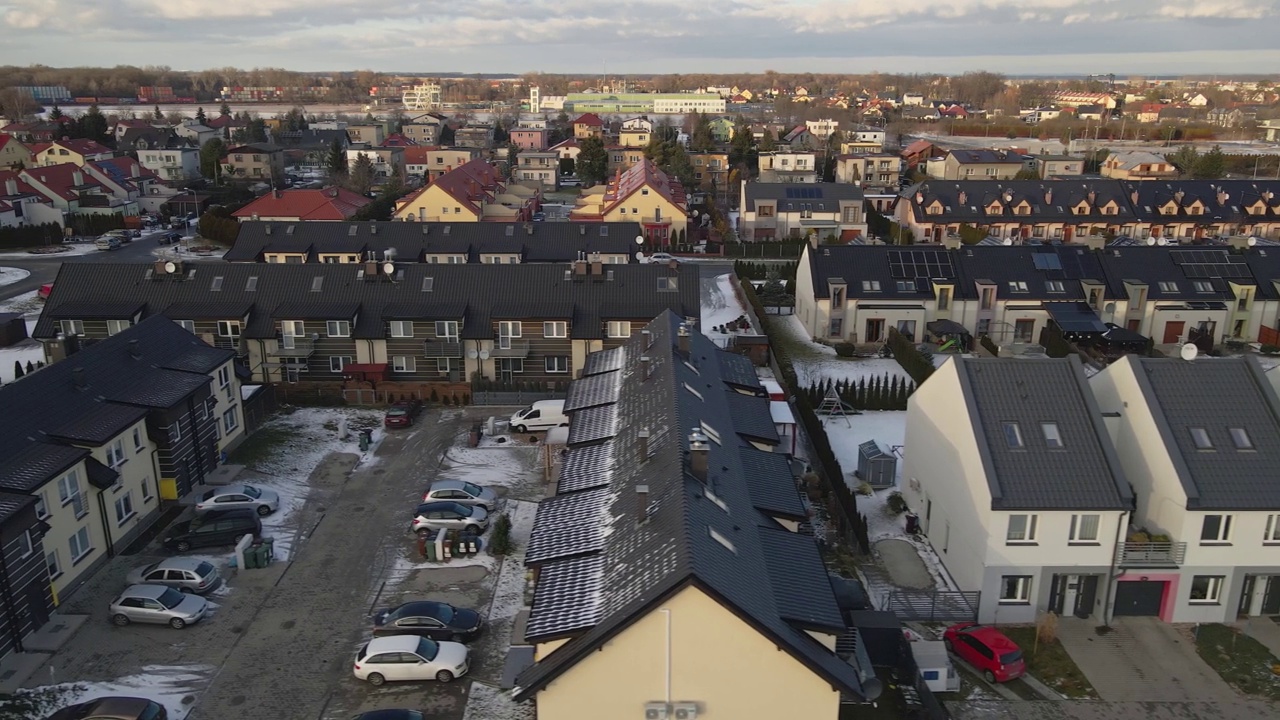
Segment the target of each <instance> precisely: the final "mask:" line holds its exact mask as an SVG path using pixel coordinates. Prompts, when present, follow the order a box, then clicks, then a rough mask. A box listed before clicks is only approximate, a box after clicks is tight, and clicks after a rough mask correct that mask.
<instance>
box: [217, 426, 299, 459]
mask: <svg viewBox="0 0 1280 720" xmlns="http://www.w3.org/2000/svg"><path fill="white" fill-rule="evenodd" d="M292 436H293V433H291V432H290V431H289V430H288V429H286V428H272V427H264V428H259V429H258V430H256V431H255V432H254V433H253V434H252V435H250V436H249V437H247V438H245V441H244V442H243V443H240V447H238V448H236V449H235V450H234V451H232V453H231V457H230V458H229V459H228V462H231V463H234V464H236V465H244V466H246V467H250V468H252V467H255V466H256V465H257V464H258V463H260V462H262V461H263V460H266V459H267V458H269V457H271V455H272V453H273V452H275V449H276V448H277V447H279V446H280V445H282V444H284V443H285V442H286V441H288V440H289V438H291V437H292Z"/></svg>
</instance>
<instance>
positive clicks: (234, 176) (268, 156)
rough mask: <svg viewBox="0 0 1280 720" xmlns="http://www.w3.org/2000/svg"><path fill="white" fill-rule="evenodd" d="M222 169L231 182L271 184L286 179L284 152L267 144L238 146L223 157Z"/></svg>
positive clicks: (275, 146)
mask: <svg viewBox="0 0 1280 720" xmlns="http://www.w3.org/2000/svg"><path fill="white" fill-rule="evenodd" d="M222 168H223V172H224V173H225V174H226V176H227V177H228V179H231V180H260V181H264V182H270V181H271V180H272V179H280V178H283V177H284V150H283V149H282V148H280V147H279V146H277V145H269V144H267V143H250V144H248V145H237V146H235V147H232V148H230V149H228V150H227V154H226V155H224V156H223V157H222Z"/></svg>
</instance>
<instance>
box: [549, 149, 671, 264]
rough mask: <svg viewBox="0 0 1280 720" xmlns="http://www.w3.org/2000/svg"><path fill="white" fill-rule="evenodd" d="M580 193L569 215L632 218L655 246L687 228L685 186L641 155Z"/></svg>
mask: <svg viewBox="0 0 1280 720" xmlns="http://www.w3.org/2000/svg"><path fill="white" fill-rule="evenodd" d="M591 190H593V191H594V190H599V192H591V191H588V192H587V193H584V194H583V195H581V196H579V198H578V203H577V205H576V206H575V207H574V208H573V210H572V211H570V213H569V219H570V220H571V221H577V222H635V223H639V224H640V235H641V236H643V237H644V238H645V240H646V241H647V242H649V243H652V244H654V245H658V246H665V245H668V244H670V242H671V240H672V238H673V236H674V235H675V234H676V233H679V234H680V235H682V236H683V235H685V234H686V232H687V230H688V219H689V205H688V200H687V198H686V195H685V189H684V186H683V185H681V184H680V181H679V180H677V179H676V178H674V177H671V176H669V175H667V174H666V173H664V172H662V171H661V170H659V169H658V166H657V165H654V163H653V161H652V160H649V159H648V158H646V157H643V156H642V157H641V158H640V159H639V161H638V162H637V163H636V164H635V165H634V166H632V167H631V168H630V169H629V170H627V171H626V172H617V173H615V175H614V177H613V179H611V180H610V181H609V182H608V184H607V185H605V186H603V187H599V188H592V189H591Z"/></svg>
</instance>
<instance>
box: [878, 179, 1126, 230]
mask: <svg viewBox="0 0 1280 720" xmlns="http://www.w3.org/2000/svg"><path fill="white" fill-rule="evenodd" d="M935 200H936V201H937V202H938V203H940V204H941V205H942V213H941V214H937V215H929V214H927V213H926V208H928V207H929V206H930V205H932V204H933V203H934V201H935ZM1024 201H1025V202H1026V203H1027V205H1029V206H1030V214H1028V215H1017V214H1015V213H1014V208H1015V207H1017V206H1019V205H1021V204H1022V203H1023V202H1024ZM901 202H904V203H909V206H910V212H911V213H912V214H913V215H914V217H915V220H916V222H920V223H933V224H938V223H941V224H946V223H956V222H961V223H970V224H973V225H990V224H992V223H1028V222H1037V221H1038V222H1044V221H1048V220H1058V221H1067V222H1069V223H1071V224H1073V225H1082V224H1089V223H1103V224H1111V225H1119V224H1121V223H1125V222H1133V221H1134V211H1133V206H1132V204H1131V203H1130V202H1129V192H1128V189H1127V188H1126V187H1125V185H1124V184H1123V183H1121V182H1120V181H1119V180H1093V179H1075V180H926V181H925V182H922V183H920V184H918V185H915V186H913V187H910V188H907V189H906V190H904V191H903V193H902V200H901ZM1082 202H1083V203H1086V204H1087V205H1088V211H1087V212H1086V213H1084V214H1081V215H1078V214H1075V210H1074V209H1075V208H1076V207H1077V206H1079V205H1080V204H1081V203H1082ZM1113 202H1114V203H1115V207H1116V211H1117V212H1116V214H1114V215H1108V214H1104V213H1103V212H1102V210H1101V208H1103V207H1106V206H1107V205H1108V204H1109V203H1113ZM992 203H999V204H1000V212H999V213H997V214H994V215H993V214H991V213H990V212H989V211H988V208H990V207H991V206H992Z"/></svg>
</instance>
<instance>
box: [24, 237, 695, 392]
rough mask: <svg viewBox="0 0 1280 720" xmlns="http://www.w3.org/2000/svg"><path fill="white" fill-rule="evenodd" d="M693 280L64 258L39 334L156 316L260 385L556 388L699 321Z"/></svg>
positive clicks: (54, 337)
mask: <svg viewBox="0 0 1280 720" xmlns="http://www.w3.org/2000/svg"><path fill="white" fill-rule="evenodd" d="M698 285H699V272H698V268H697V267H696V266H693V265H677V266H674V267H672V266H668V265H660V264H645V265H639V264H630V265H621V264H617V265H609V264H606V263H604V262H602V261H601V260H600V259H591V260H581V261H575V262H574V263H565V264H554V265H553V264H487V265H486V264H437V265H431V264H415V265H408V264H399V265H397V264H388V263H378V262H374V263H361V264H354V265H353V264H292V263H229V264H225V265H208V264H198V263H197V264H187V265H182V264H180V263H173V262H164V261H160V262H157V263H155V264H154V265H151V264H119V265H115V264H109V265H102V264H83V263H66V264H64V265H63V266H62V269H61V271H60V272H59V274H58V277H57V280H56V282H55V283H54V288H53V292H52V294H51V295H50V296H49V299H48V301H47V302H46V305H45V309H44V312H43V313H42V314H41V317H40V321H39V322H38V323H37V324H36V327H35V329H34V331H33V333H32V336H33V337H35V338H36V339H38V340H40V341H41V342H43V343H45V346H46V353H47V354H48V356H49V357H50V358H51V359H56V358H57V356H58V354H59V353H60V352H63V349H64V348H65V346H66V345H67V343H69V342H75V341H77V340H78V341H81V342H82V341H83V340H86V339H96V338H104V337H108V336H111V335H114V334H117V333H119V332H122V331H123V330H125V329H126V328H128V327H130V326H131V325H136V324H138V323H139V322H141V321H143V320H145V319H147V318H150V317H153V316H158V315H159V316H164V317H167V318H169V319H171V320H173V321H175V322H177V323H178V324H179V325H181V326H182V327H185V328H186V329H188V330H189V331H190V332H191V333H193V334H195V335H196V336H198V337H201V338H203V339H204V340H205V341H206V342H208V343H209V344H210V345H213V346H215V347H218V348H222V349H226V350H229V351H232V352H233V353H234V354H235V355H236V356H238V357H239V358H241V361H242V363H243V365H244V367H245V368H246V369H247V371H248V372H250V373H251V374H252V377H253V379H254V381H255V382H264V383H273V382H290V383H298V382H303V383H310V382H316V383H322V384H328V385H329V386H330V387H336V386H343V384H344V383H349V382H353V381H354V382H364V381H374V382H377V383H381V384H379V385H378V387H379V388H380V389H389V388H391V387H398V388H399V389H400V390H402V391H404V392H406V393H408V392H429V391H430V388H429V387H427V386H430V385H432V384H438V383H467V382H470V381H471V380H473V379H476V378H484V379H488V380H493V381H505V382H536V383H540V384H543V385H544V386H546V385H550V386H554V385H556V384H559V383H567V382H568V380H569V379H570V378H572V377H573V376H574V375H575V373H576V372H577V371H578V370H580V369H581V368H582V367H583V363H584V362H585V360H586V357H587V354H588V353H589V352H592V351H594V350H599V349H602V348H608V347H614V346H616V345H619V344H621V343H622V342H624V341H625V340H626V339H627V338H628V337H630V336H631V334H632V332H633V330H634V331H638V330H639V328H640V327H641V326H643V325H644V323H646V322H648V321H649V320H651V319H652V318H654V317H655V316H657V315H658V314H659V313H660V312H662V311H664V310H672V311H674V312H676V313H677V314H678V315H680V316H681V317H691V318H696V317H697V316H698V314H699V310H700V303H699V287H698ZM392 383H393V384H394V385H392ZM424 388H425V389H424ZM459 392H461V388H459Z"/></svg>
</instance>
